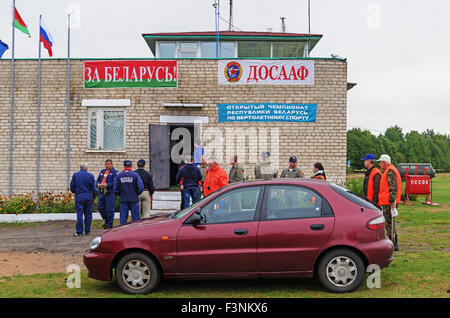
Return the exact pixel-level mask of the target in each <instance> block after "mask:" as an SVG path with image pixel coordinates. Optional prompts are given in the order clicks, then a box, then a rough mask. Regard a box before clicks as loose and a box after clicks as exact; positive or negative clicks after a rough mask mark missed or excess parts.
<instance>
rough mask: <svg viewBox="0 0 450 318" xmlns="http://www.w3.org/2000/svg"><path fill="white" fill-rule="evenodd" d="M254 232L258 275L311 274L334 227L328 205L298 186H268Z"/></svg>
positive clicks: (309, 191)
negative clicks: (316, 259)
mask: <svg viewBox="0 0 450 318" xmlns="http://www.w3.org/2000/svg"><path fill="white" fill-rule="evenodd" d="M262 210H263V211H262V214H263V216H262V220H261V222H260V225H259V230H258V263H259V267H260V270H261V272H283V271H294V272H305V271H311V270H312V265H313V263H314V260H315V257H316V255H317V253H318V252H319V250H320V248H321V247H322V246H323V245H324V244H325V243H326V242H327V241H328V239H329V237H330V235H331V233H332V232H333V228H334V216H333V212H332V210H331V207H330V205H329V204H328V202H327V201H326V200H325V199H324V198H322V197H321V196H320V195H319V194H317V193H316V192H315V191H313V190H311V189H309V188H306V187H299V186H284V185H273V186H270V187H268V191H267V195H266V199H265V203H264V206H263V209H262Z"/></svg>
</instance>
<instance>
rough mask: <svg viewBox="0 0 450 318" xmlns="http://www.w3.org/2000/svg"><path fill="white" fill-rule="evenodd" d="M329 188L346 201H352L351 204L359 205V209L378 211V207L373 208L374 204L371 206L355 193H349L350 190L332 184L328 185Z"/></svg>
mask: <svg viewBox="0 0 450 318" xmlns="http://www.w3.org/2000/svg"><path fill="white" fill-rule="evenodd" d="M330 186H331V188H332V189H333V190H334V191H336V192H337V193H339V194H340V195H341V196H343V197H344V198H346V199H347V200H350V201H352V202H353V203H356V204H358V205H360V206H361V207H364V208H367V209H372V210H377V209H378V207H377V206H375V205H374V204H372V203H371V202H370V201H368V200H366V199H364V198H363V197H361V196H359V195H358V194H356V193H353V192H351V191H350V190H348V189H346V188H343V187H340V186H338V185H336V184H333V183H330Z"/></svg>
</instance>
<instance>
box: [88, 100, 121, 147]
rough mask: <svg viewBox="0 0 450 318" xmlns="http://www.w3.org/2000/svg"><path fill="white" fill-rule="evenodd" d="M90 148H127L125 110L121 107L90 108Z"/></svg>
mask: <svg viewBox="0 0 450 318" xmlns="http://www.w3.org/2000/svg"><path fill="white" fill-rule="evenodd" d="M87 147H88V149H89V150H104V151H123V150H125V110H124V109H121V108H110V107H108V108H89V110H88V140H87Z"/></svg>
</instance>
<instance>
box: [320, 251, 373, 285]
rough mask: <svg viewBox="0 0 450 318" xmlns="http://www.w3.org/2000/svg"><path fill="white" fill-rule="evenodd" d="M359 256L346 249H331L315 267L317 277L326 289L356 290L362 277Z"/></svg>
mask: <svg viewBox="0 0 450 318" xmlns="http://www.w3.org/2000/svg"><path fill="white" fill-rule="evenodd" d="M364 274H365V271H364V263H363V261H362V259H361V257H360V256H359V255H358V254H356V253H355V252H353V251H350V250H347V249H337V250H332V251H330V252H328V253H327V254H325V255H324V257H323V258H322V259H321V260H320V262H319V266H318V268H317V277H318V278H319V281H320V283H321V284H322V286H323V287H325V288H326V289H327V290H329V291H331V292H334V293H346V292H352V291H354V290H356V289H357V288H358V287H359V286H361V283H362V281H363V279H364Z"/></svg>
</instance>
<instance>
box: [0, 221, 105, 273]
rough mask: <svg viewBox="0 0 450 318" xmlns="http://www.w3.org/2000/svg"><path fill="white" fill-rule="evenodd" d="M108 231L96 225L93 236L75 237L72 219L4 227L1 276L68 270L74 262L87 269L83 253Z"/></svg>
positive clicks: (1, 230)
mask: <svg viewBox="0 0 450 318" xmlns="http://www.w3.org/2000/svg"><path fill="white" fill-rule="evenodd" d="M104 231H105V230H103V229H96V228H94V227H93V228H92V230H91V233H90V235H89V236H83V237H73V233H74V232H75V222H71V221H61V222H42V223H34V224H26V225H23V226H13V227H8V226H0V277H2V276H13V275H31V274H40V273H56V272H66V269H67V266H68V265H70V264H77V265H78V266H80V268H81V269H85V267H84V264H83V254H84V253H85V252H87V250H88V249H89V244H90V242H91V241H92V239H93V238H94V237H95V236H98V235H100V234H102V233H103V232H104Z"/></svg>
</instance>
